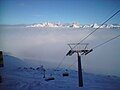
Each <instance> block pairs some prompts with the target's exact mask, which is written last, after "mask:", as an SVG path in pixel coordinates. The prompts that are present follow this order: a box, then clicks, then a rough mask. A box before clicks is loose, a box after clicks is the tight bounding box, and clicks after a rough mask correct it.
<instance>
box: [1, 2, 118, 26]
mask: <svg viewBox="0 0 120 90" xmlns="http://www.w3.org/2000/svg"><path fill="white" fill-rule="evenodd" d="M119 9H120V0H0V24H31V23H38V22H46V21H47V22H65V23H67V22H80V23H81V24H90V23H102V22H103V21H104V20H105V19H107V18H108V17H109V16H111V15H112V14H113V13H115V12H116V11H117V10H119ZM108 23H119V24H120V13H119V14H118V15H117V16H115V17H114V18H113V19H112V20H111V21H109V22H108Z"/></svg>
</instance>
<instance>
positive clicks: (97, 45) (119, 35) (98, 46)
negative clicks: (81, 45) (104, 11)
mask: <svg viewBox="0 0 120 90" xmlns="http://www.w3.org/2000/svg"><path fill="white" fill-rule="evenodd" d="M118 37H120V35H117V36H115V37H113V38H111V39H109V40H107V41H105V42H103V43H101V44H99V45H97V46H95V47H93V48H92V49H96V48H98V47H100V46H102V45H104V44H106V43H108V42H110V41H112V40H114V39H116V38H118Z"/></svg>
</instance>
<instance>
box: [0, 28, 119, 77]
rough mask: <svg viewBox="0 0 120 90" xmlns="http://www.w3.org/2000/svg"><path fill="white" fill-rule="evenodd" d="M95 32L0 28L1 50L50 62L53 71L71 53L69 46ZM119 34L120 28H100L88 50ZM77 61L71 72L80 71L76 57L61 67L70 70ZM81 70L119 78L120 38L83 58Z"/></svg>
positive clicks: (33, 60) (93, 35)
mask: <svg viewBox="0 0 120 90" xmlns="http://www.w3.org/2000/svg"><path fill="white" fill-rule="evenodd" d="M93 30H95V29H92V28H87V29H81V28H80V29H75V28H26V27H10V26H9V27H6V26H2V27H0V50H2V51H4V52H5V53H7V54H10V55H13V56H16V57H19V58H22V59H23V60H27V61H28V62H31V61H32V62H34V63H35V62H38V61H40V62H41V63H40V64H42V62H47V63H48V66H49V68H54V67H56V66H57V65H58V64H59V63H60V61H61V60H62V59H63V57H64V56H65V54H66V53H67V52H68V51H69V49H70V48H69V46H68V45H67V44H68V43H78V42H80V41H81V40H82V39H83V38H84V37H85V36H87V35H88V34H89V33H90V32H92V31H93ZM119 34H120V29H98V30H97V31H96V32H95V33H93V34H92V35H91V36H90V37H89V38H87V39H86V40H85V41H84V43H89V45H88V47H87V49H91V48H93V47H95V46H96V45H99V44H101V43H103V42H105V41H106V40H109V39H110V38H112V37H115V36H117V35H119ZM81 48H82V47H81ZM75 61H76V63H75V64H74V65H73V66H72V67H71V69H75V70H77V55H76V54H74V55H72V56H68V57H65V60H64V61H63V63H62V65H61V66H60V67H61V68H62V67H63V68H67V67H69V66H70V65H71V64H72V63H74V62H75ZM50 63H53V64H52V65H50ZM37 64H38V63H37ZM46 67H47V66H46ZM82 67H83V70H84V71H86V72H92V73H97V74H109V75H117V76H120V70H119V68H120V38H117V39H115V40H112V41H111V42H109V43H106V44H105V45H103V46H101V47H99V48H96V49H94V50H93V52H91V53H89V54H88V55H86V56H82Z"/></svg>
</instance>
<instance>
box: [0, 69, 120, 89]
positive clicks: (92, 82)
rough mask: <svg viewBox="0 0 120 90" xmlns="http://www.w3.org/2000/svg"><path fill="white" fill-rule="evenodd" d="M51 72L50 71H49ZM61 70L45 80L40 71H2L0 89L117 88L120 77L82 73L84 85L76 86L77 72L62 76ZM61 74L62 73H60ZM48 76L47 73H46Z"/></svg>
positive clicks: (119, 83)
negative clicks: (51, 79) (49, 79)
mask: <svg viewBox="0 0 120 90" xmlns="http://www.w3.org/2000/svg"><path fill="white" fill-rule="evenodd" d="M51 72H52V71H51ZM60 73H61V71H56V73H55V74H54V77H55V80H53V81H45V80H44V78H43V74H41V72H40V71H37V70H33V71H27V70H25V71H24V70H21V71H20V70H14V71H12V72H7V73H4V74H3V75H4V77H3V79H4V82H3V83H1V84H0V90H119V89H120V86H119V85H120V78H118V77H113V76H100V75H94V74H93V75H92V74H88V73H84V87H82V88H81V87H78V81H77V72H75V71H70V76H68V77H62V75H59V74H60ZM61 74H62V73H61ZM47 76H49V75H47Z"/></svg>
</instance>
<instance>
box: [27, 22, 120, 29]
mask: <svg viewBox="0 0 120 90" xmlns="http://www.w3.org/2000/svg"><path fill="white" fill-rule="evenodd" d="M26 27H55V28H58V27H62V28H65V27H67V28H120V24H104V25H101V24H96V23H95V24H84V25H82V24H79V23H53V22H43V23H36V24H31V25H28V26H26Z"/></svg>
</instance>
